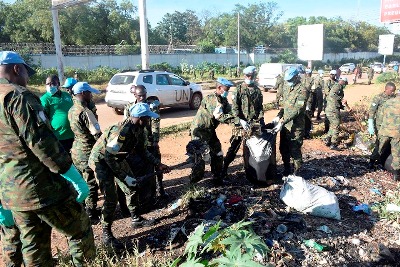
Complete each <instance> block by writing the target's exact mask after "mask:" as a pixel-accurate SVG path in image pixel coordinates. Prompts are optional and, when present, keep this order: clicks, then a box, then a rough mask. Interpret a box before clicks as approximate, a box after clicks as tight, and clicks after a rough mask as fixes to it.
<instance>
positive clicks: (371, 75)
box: [367, 67, 375, 84]
mask: <svg viewBox="0 0 400 267" xmlns="http://www.w3.org/2000/svg"><path fill="white" fill-rule="evenodd" d="M374 74H375V73H374V69H373V68H372V67H369V68H368V71H367V75H368V84H371V81H372V79H373V78H374Z"/></svg>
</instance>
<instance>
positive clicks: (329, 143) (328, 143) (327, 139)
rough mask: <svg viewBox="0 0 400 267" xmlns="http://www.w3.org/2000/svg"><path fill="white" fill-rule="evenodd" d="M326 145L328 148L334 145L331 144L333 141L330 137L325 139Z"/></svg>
mask: <svg viewBox="0 0 400 267" xmlns="http://www.w3.org/2000/svg"><path fill="white" fill-rule="evenodd" d="M324 144H325V145H326V146H330V145H331V144H332V143H331V139H330V138H329V137H328V138H325V139H324Z"/></svg>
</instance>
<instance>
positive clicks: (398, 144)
mask: <svg viewBox="0 0 400 267" xmlns="http://www.w3.org/2000/svg"><path fill="white" fill-rule="evenodd" d="M389 145H390V147H391V153H392V156H393V161H392V168H393V170H395V171H398V170H400V138H398V137H397V138H395V137H388V136H380V137H379V149H378V153H379V155H382V154H384V152H385V149H386V148H387V147H388V146H389Z"/></svg>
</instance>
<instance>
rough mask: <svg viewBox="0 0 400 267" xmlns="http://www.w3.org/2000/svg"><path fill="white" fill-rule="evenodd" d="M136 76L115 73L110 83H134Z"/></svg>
mask: <svg viewBox="0 0 400 267" xmlns="http://www.w3.org/2000/svg"><path fill="white" fill-rule="evenodd" d="M134 79H135V76H133V75H115V76H114V77H112V79H111V81H110V84H112V85H126V84H131V83H133V80H134Z"/></svg>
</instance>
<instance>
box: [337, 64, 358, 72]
mask: <svg viewBox="0 0 400 267" xmlns="http://www.w3.org/2000/svg"><path fill="white" fill-rule="evenodd" d="M355 68H356V65H355V64H354V63H346V64H343V65H342V66H340V68H339V69H340V70H341V71H342V73H352V72H353V71H354V69H355Z"/></svg>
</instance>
